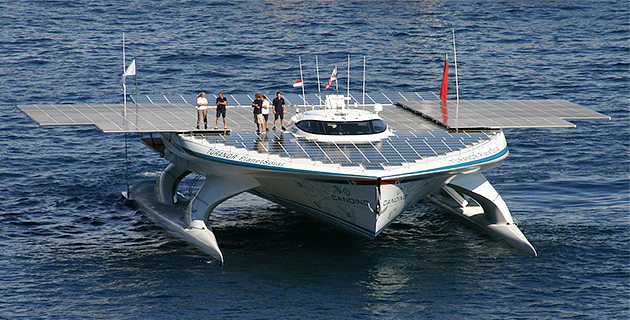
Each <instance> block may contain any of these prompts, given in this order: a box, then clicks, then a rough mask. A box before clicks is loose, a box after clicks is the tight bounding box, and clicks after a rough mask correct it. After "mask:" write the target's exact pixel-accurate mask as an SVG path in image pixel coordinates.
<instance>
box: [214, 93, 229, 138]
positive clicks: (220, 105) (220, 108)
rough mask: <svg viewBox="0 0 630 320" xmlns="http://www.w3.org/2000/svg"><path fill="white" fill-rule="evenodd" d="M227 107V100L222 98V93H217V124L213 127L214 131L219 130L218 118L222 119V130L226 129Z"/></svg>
mask: <svg viewBox="0 0 630 320" xmlns="http://www.w3.org/2000/svg"><path fill="white" fill-rule="evenodd" d="M226 106H227V98H225V97H224V96H223V92H219V96H218V97H217V123H216V125H215V126H214V128H215V129H219V117H221V116H222V117H223V129H227V123H226V122H225V107H226Z"/></svg>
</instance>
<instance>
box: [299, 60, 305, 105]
mask: <svg viewBox="0 0 630 320" xmlns="http://www.w3.org/2000/svg"><path fill="white" fill-rule="evenodd" d="M298 61H299V63H300V80H301V81H302V100H303V101H304V108H306V96H305V95H304V78H303V77H302V56H299V57H298Z"/></svg>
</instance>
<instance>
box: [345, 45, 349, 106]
mask: <svg viewBox="0 0 630 320" xmlns="http://www.w3.org/2000/svg"><path fill="white" fill-rule="evenodd" d="M346 90H347V92H348V98H350V55H348V87H347V88H346ZM349 103H350V100H348V104H349Z"/></svg>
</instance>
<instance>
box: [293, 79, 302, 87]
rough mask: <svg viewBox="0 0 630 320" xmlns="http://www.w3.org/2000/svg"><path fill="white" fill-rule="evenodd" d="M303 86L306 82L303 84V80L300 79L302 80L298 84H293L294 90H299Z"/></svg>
mask: <svg viewBox="0 0 630 320" xmlns="http://www.w3.org/2000/svg"><path fill="white" fill-rule="evenodd" d="M303 85H304V82H302V80H301V79H300V80H298V81H296V82H293V87H294V88H299V87H301V86H303Z"/></svg>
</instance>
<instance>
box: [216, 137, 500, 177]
mask: <svg viewBox="0 0 630 320" xmlns="http://www.w3.org/2000/svg"><path fill="white" fill-rule="evenodd" d="M495 133H496V131H494V132H483V131H477V132H459V133H453V132H448V131H445V130H440V129H433V130H422V131H418V132H405V133H398V134H396V135H394V136H391V137H389V138H387V139H384V140H382V141H379V142H372V143H361V144H355V143H350V144H348V143H343V144H342V143H332V142H318V141H309V140H306V139H302V138H295V137H294V136H293V135H291V134H289V133H286V132H282V131H269V132H268V133H266V134H261V135H258V134H255V133H251V132H239V133H234V134H232V135H227V136H222V138H221V139H217V138H216V137H208V138H207V139H208V141H209V142H211V143H217V142H219V143H223V144H225V145H227V146H231V147H234V148H241V149H246V150H248V151H256V152H258V153H261V154H269V155H278V156H280V157H282V158H288V159H310V160H312V161H320V162H322V163H325V164H338V165H340V166H343V167H358V166H362V167H363V168H365V169H371V170H384V169H385V168H386V167H391V166H402V165H404V164H405V163H413V162H416V161H419V160H423V159H426V158H429V157H434V156H439V155H444V154H446V153H448V152H451V151H456V150H460V149H462V148H465V147H469V146H472V145H474V144H477V143H479V142H481V141H484V140H488V139H489V138H490V137H491V136H492V135H494V134H495Z"/></svg>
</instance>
